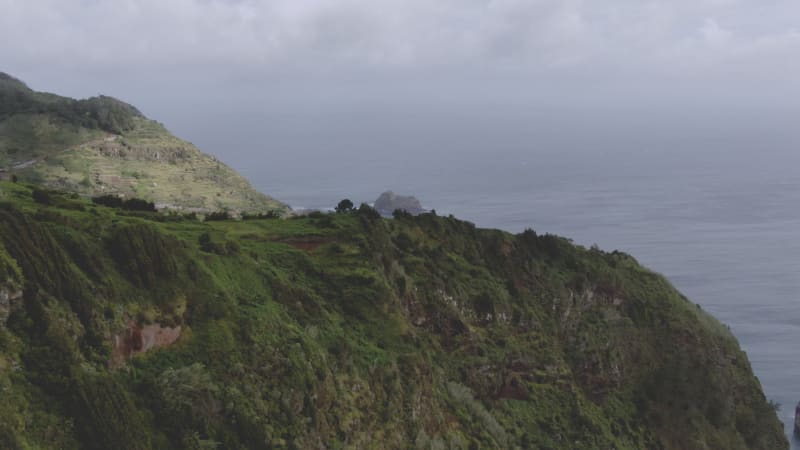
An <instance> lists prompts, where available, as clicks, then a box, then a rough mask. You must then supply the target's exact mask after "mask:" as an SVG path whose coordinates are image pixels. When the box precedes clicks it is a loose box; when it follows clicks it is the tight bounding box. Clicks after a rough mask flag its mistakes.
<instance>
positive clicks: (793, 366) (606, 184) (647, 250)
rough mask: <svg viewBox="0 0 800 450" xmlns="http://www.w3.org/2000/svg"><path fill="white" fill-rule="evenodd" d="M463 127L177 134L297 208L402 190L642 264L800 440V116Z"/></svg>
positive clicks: (415, 124) (436, 122)
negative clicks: (799, 426) (689, 309)
mask: <svg viewBox="0 0 800 450" xmlns="http://www.w3.org/2000/svg"><path fill="white" fill-rule="evenodd" d="M452 116H453V114H450V115H447V116H439V117H433V118H431V120H427V119H424V118H423V119H414V117H412V116H400V117H391V116H390V117H382V118H381V119H380V120H372V119H371V118H370V117H368V116H365V115H362V116H361V117H360V118H359V119H360V120H352V119H351V118H348V117H344V118H342V119H339V120H338V121H335V122H333V123H331V122H330V121H331V120H334V119H331V117H334V115H330V116H326V117H321V118H314V117H305V118H304V120H305V121H303V120H298V117H288V118H284V117H283V116H282V115H279V114H276V115H274V116H272V117H270V118H269V119H270V120H265V121H264V122H263V124H261V123H260V122H258V120H260V119H259V118H256V119H253V121H252V122H248V121H247V120H245V119H244V118H243V119H241V120H237V121H235V122H234V123H233V125H231V127H232V128H231V129H230V130H229V132H228V134H227V135H226V134H225V133H221V132H220V130H219V128H216V127H214V126H213V124H214V123H215V122H213V121H214V120H216V119H215V118H210V119H208V124H207V125H208V126H207V127H206V126H205V125H204V124H203V123H202V120H200V119H202V118H200V119H198V118H193V120H194V122H193V123H191V124H189V123H187V124H186V126H185V128H186V132H184V133H181V130H178V132H179V134H181V135H184V136H188V137H190V138H192V139H194V140H195V141H196V143H197V144H199V146H200V147H201V148H205V149H224V150H225V151H224V152H222V151H218V152H217V153H218V154H219V155H220V156H221V157H222V158H223V160H226V161H228V162H229V163H230V164H231V165H232V166H234V168H236V169H237V170H239V171H240V172H242V173H243V174H244V175H245V176H246V177H248V178H249V179H250V180H251V181H252V182H253V184H254V185H255V186H256V188H258V189H259V190H261V191H263V192H266V193H269V194H270V195H272V196H274V197H276V198H278V199H280V200H282V201H284V202H286V203H288V204H290V205H292V206H294V207H306V208H331V207H333V206H334V205H336V203H337V202H338V201H339V200H341V199H342V198H350V199H351V200H353V201H354V202H355V203H356V204H358V203H359V202H372V201H374V200H375V199H376V198H377V197H378V195H379V194H380V193H381V192H382V191H385V190H388V189H392V190H394V191H395V192H396V193H399V194H412V195H415V196H417V197H418V198H419V199H420V200H421V201H422V203H423V205H424V206H425V207H427V208H432V209H435V210H436V211H437V212H438V213H439V214H454V215H455V216H457V217H459V218H462V219H465V220H469V221H472V222H474V223H475V224H477V225H478V226H481V227H491V228H499V229H503V230H508V231H511V232H520V231H522V230H524V229H525V228H528V227H530V228H533V229H535V230H536V231H537V232H540V233H542V232H550V233H555V234H559V235H562V236H566V237H569V238H571V239H573V240H574V241H575V242H576V243H578V244H581V245H585V246H589V245H592V244H597V245H599V246H600V247H601V248H603V249H606V250H614V249H619V250H622V251H625V252H627V253H630V254H632V255H634V256H635V257H636V258H637V259H638V260H639V261H640V262H641V263H642V264H644V265H646V266H648V267H650V268H651V269H654V270H656V271H658V272H661V273H663V274H664V275H666V276H667V277H668V278H669V279H670V280H671V281H672V282H673V284H674V285H675V286H676V287H677V288H678V289H679V290H681V291H682V292H683V293H684V294H686V295H687V296H688V297H689V298H691V299H692V300H693V301H695V302H697V303H699V304H701V305H702V306H703V308H704V309H706V310H707V311H709V312H711V313H712V314H714V315H715V316H716V317H717V318H718V319H720V320H721V321H723V322H724V323H726V324H728V325H729V326H730V327H731V329H732V330H733V332H734V334H735V335H736V337H737V338H738V339H739V342H740V343H741V345H742V347H743V348H744V350H745V351H746V352H747V354H748V356H749V358H750V361H751V363H752V366H753V369H754V371H755V373H756V375H757V376H758V378H759V379H760V380H761V383H762V385H763V388H764V390H765V392H766V395H767V397H768V398H770V399H771V400H773V401H776V402H778V403H780V404H781V409H780V412H779V415H780V417H781V419H782V420H783V421H784V423H785V427H786V432H787V435H788V434H791V431H792V427H791V424H792V420H793V415H794V405H795V404H796V403H797V402H798V400H800V345H798V343H800V177H799V176H798V168H800V155H797V154H796V153H797V152H796V149H795V148H794V147H795V144H796V143H797V142H800V132H796V131H791V130H795V129H796V128H797V127H795V126H793V124H792V122H791V117H790V116H786V115H778V116H776V117H777V119H774V120H773V119H770V120H766V119H764V118H760V119H759V118H758V117H754V118H753V120H740V121H738V122H737V123H728V122H726V120H723V119H725V118H724V117H723V118H722V119H720V118H717V119H719V120H716V121H713V120H712V121H710V122H709V121H707V120H705V119H703V118H699V120H695V119H692V118H689V119H686V120H683V121H681V120H680V118H679V117H678V116H675V118H673V119H672V120H671V121H660V122H658V123H672V124H673V126H672V128H669V127H668V128H665V129H655V128H653V129H645V128H646V127H645V125H646V124H647V123H650V122H652V120H650V122H648V121H647V120H641V121H639V122H637V121H636V120H635V119H634V118H631V117H632V116H629V119H630V120H628V121H627V122H624V121H620V122H619V123H616V124H613V123H611V124H610V123H599V124H596V125H594V127H592V125H591V124H592V123H593V122H592V121H586V122H585V123H584V125H580V124H578V125H575V124H572V122H571V120H572V118H571V117H570V116H565V117H561V118H559V119H558V120H556V121H553V122H551V123H548V122H547V120H546V119H547V118H546V117H545V118H542V117H539V118H536V120H533V119H531V120H529V122H530V123H537V124H538V126H528V125H527V123H528V122H526V121H523V120H517V121H514V118H513V117H511V119H508V120H506V118H502V117H501V118H498V117H494V116H491V115H490V114H488V113H485V114H483V116H482V117H481V118H478V119H475V120H466V119H465V120H462V121H461V122H458V121H456V122H454V123H451V122H452V121H451V122H448V120H450V119H449V118H451V117H452ZM209 117H211V116H209ZM237 117H240V116H237ZM443 117H444V118H443ZM514 117H516V116H514ZM445 118H446V119H445ZM262 119H263V118H262ZM318 119H319V120H318ZM479 119H480V120H479ZM484 119H486V120H484ZM781 120H783V122H781ZM714 123H716V126H711V125H709V124H714ZM565 124H566V125H565ZM570 124H571V125H570ZM587 124H588V125H587ZM754 124H759V125H754ZM571 129H575V130H578V131H576V132H574V133H570V131H569V130H571ZM204 130H213V131H207V132H206V131H204ZM553 130H556V131H553ZM559 130H560V131H559ZM787 130H788V131H787ZM265 136H267V137H268V138H267V139H265ZM265 142H266V144H265ZM264 145H266V148H264V147H263V146H264ZM793 448H800V445H798V443H793Z"/></svg>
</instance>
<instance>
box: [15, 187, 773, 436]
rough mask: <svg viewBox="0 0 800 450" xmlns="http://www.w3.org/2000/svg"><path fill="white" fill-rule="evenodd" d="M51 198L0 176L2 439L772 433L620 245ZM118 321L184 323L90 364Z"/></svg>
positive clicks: (751, 387) (754, 395)
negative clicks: (20, 285) (15, 286)
mask: <svg viewBox="0 0 800 450" xmlns="http://www.w3.org/2000/svg"><path fill="white" fill-rule="evenodd" d="M54 203H56V205H57V206H46V205H40V204H37V203H35V202H33V201H32V200H31V192H30V188H28V187H26V186H24V185H19V184H10V183H0V265H2V264H4V263H2V261H8V260H9V259H13V260H14V261H15V262H14V263H13V265H16V266H18V267H19V269H21V272H22V273H21V274H19V273H17V272H19V271H18V270H16V269H14V270H10V269H9V271H8V272H9V273H14V274H15V275H13V277H15V278H17V281H16V282H19V281H20V280H19V278H24V290H25V295H24V300H22V301H20V302H19V303H18V304H17V305H16V306H15V308H14V309H13V312H12V314H11V316H10V318H9V320H8V323H7V325H6V326H5V327H3V326H0V390H2V392H3V393H4V397H3V399H4V401H3V402H0V436H2V437H0V447H2V448H98V449H100V448H120V449H125V448H137V449H138V448H151V447H152V448H207V447H208V446H210V445H212V444H214V443H220V444H221V445H222V447H221V448H226V449H227V448H267V447H270V448H284V447H285V448H312V447H318V446H319V445H320V444H325V445H326V446H327V447H328V448H351V447H353V448H384V447H387V448H406V447H417V448H475V447H477V448H499V447H509V448H512V447H521V448H553V449H577V448H587V449H593V448H604V449H605V448H618V449H623V448H631V449H633V448H652V449H657V448H667V449H695V448H696V449H703V448H708V449H721V448H725V449H745V448H752V449H770V450H771V449H779V448H787V447H788V445H787V443H786V441H785V438H784V437H783V434H782V428H781V425H780V423H779V422H778V420H777V418H776V415H775V412H774V411H773V410H772V408H771V407H770V405H769V404H768V402H767V401H766V399H765V398H764V395H763V393H762V392H761V389H760V386H759V383H758V381H757V380H756V379H755V377H754V376H753V375H752V372H751V369H750V366H749V363H748V361H747V358H746V355H745V354H744V353H743V352H742V351H741V350H740V348H739V346H738V344H737V342H736V340H735V339H734V338H733V336H731V334H730V332H729V331H728V330H727V328H726V327H724V326H722V325H721V324H719V323H718V322H717V321H715V320H714V319H713V318H711V317H710V316H708V315H707V314H706V313H704V312H703V311H702V310H700V308H699V307H698V306H696V305H694V304H693V303H691V302H689V301H688V300H686V299H685V298H683V297H682V296H681V295H680V294H679V293H678V292H676V291H675V290H674V289H673V288H672V287H671V286H670V285H669V283H668V282H666V281H665V280H664V279H663V278H662V277H661V276H659V275H657V274H654V273H652V272H650V271H648V270H646V269H644V268H642V267H641V266H639V265H638V264H637V263H636V261H635V260H633V259H632V258H631V257H629V256H627V255H625V254H620V253H605V252H602V251H599V250H594V249H590V250H587V249H584V248H581V247H576V246H573V245H572V244H570V243H569V242H568V241H566V240H564V239H561V238H557V237H554V236H537V235H536V234H535V233H533V232H526V233H523V234H520V235H516V236H514V235H510V234H507V233H503V232H499V231H494V230H479V229H475V228H474V227H473V226H472V225H471V224H469V223H466V222H461V221H458V220H455V219H453V218H442V217H435V216H432V215H422V216H420V217H417V218H413V217H401V218H398V219H393V220H386V219H381V218H379V217H376V216H375V215H374V214H373V212H372V211H370V210H364V211H362V212H359V213H353V214H342V215H317V216H313V217H304V218H297V219H290V220H281V219H273V220H250V221H224V222H205V223H203V222H197V221H193V220H178V218H176V217H173V218H172V219H170V218H168V217H165V216H158V215H152V214H138V215H126V214H125V213H123V212H122V211H117V210H113V209H108V208H104V207H96V206H92V205H90V204H87V203H85V202H84V201H83V200H80V199H77V198H69V197H68V196H62V197H57V200H56V201H55V202H54ZM3 248H5V250H4V251H3V250H2V249H3ZM6 265H7V266H9V267H10V266H11V263H7V264H6ZM131 320H133V321H135V322H139V323H143V324H144V323H161V324H165V325H170V326H174V325H178V324H180V325H182V327H183V335H182V337H181V338H180V340H179V341H178V342H177V343H175V344H173V345H172V346H170V347H167V348H163V349H159V350H153V351H150V352H148V353H145V354H142V355H138V356H136V357H134V358H133V360H132V361H130V362H129V363H128V364H127V366H126V367H124V368H123V369H120V370H116V371H111V370H109V369H108V368H107V367H108V361H109V358H110V352H111V340H112V336H113V335H114V334H115V333H119V332H120V331H121V330H123V329H124V327H125V326H126V324H127V323H129V321H131ZM3 439H5V440H4V441H3Z"/></svg>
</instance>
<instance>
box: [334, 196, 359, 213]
mask: <svg viewBox="0 0 800 450" xmlns="http://www.w3.org/2000/svg"><path fill="white" fill-rule="evenodd" d="M354 207H355V205H353V202H351V201H350V199H348V198H346V199H344V200H342V201H340V202H339V204H338V205H336V212H337V213H339V214H344V213H349V212H352V211H353V208H354Z"/></svg>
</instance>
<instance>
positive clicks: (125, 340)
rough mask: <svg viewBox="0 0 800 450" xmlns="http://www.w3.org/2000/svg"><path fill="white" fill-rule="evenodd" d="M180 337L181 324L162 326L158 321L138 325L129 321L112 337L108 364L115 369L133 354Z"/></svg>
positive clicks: (171, 342) (169, 343) (170, 342)
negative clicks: (120, 331) (121, 330)
mask: <svg viewBox="0 0 800 450" xmlns="http://www.w3.org/2000/svg"><path fill="white" fill-rule="evenodd" d="M180 337H181V326H180V325H178V326H177V327H175V328H170V327H162V326H161V325H160V324H158V323H154V324H151V325H140V324H137V323H135V322H130V323H129V324H128V327H127V328H125V330H124V331H123V332H122V333H120V334H116V335H114V337H113V341H112V346H113V348H114V350H113V352H112V353H111V361H109V366H110V367H111V368H112V369H116V368H119V367H122V366H123V365H125V363H126V362H128V361H130V360H131V358H133V357H134V356H135V355H137V354H140V353H145V352H147V351H148V350H152V349H155V348H159V347H166V346H168V345H171V344H173V343H175V341H177V340H178V338H180Z"/></svg>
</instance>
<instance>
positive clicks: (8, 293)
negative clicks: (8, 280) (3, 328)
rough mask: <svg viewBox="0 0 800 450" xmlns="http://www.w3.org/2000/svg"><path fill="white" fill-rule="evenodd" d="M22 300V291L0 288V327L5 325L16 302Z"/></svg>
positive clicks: (5, 287)
mask: <svg viewBox="0 0 800 450" xmlns="http://www.w3.org/2000/svg"><path fill="white" fill-rule="evenodd" d="M21 298H22V291H20V290H16V289H12V288H9V287H7V286H0V325H5V324H6V321H7V320H8V316H9V315H10V314H11V310H12V309H13V308H14V305H15V304H16V302H17V300H19V299H21Z"/></svg>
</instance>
